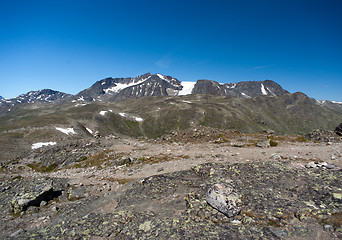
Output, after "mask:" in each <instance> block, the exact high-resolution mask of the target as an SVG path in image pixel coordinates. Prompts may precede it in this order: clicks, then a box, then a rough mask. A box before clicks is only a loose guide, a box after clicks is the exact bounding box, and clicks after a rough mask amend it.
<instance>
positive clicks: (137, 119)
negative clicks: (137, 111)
mask: <svg viewBox="0 0 342 240" xmlns="http://www.w3.org/2000/svg"><path fill="white" fill-rule="evenodd" d="M119 115H120V116H121V117H124V118H130V119H133V120H134V121H136V122H143V121H144V119H142V118H140V117H135V116H130V115H128V114H127V113H119Z"/></svg>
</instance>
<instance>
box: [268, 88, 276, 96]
mask: <svg viewBox="0 0 342 240" xmlns="http://www.w3.org/2000/svg"><path fill="white" fill-rule="evenodd" d="M266 89H267V90H268V91H269V92H270V93H271V94H272V95H273V96H275V94H274V93H273V92H272V91H271V90H270V89H269V88H268V87H266Z"/></svg>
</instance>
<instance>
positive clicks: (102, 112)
mask: <svg viewBox="0 0 342 240" xmlns="http://www.w3.org/2000/svg"><path fill="white" fill-rule="evenodd" d="M107 112H113V111H112V110H109V111H101V112H99V114H100V115H102V116H104V115H106V114H107Z"/></svg>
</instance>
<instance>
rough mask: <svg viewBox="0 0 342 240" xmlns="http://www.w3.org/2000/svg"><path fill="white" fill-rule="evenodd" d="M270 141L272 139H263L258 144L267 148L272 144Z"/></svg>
mask: <svg viewBox="0 0 342 240" xmlns="http://www.w3.org/2000/svg"><path fill="white" fill-rule="evenodd" d="M270 142H271V141H270V139H266V140H262V141H260V142H257V143H256V146H257V147H261V148H267V147H270V146H271V143H270Z"/></svg>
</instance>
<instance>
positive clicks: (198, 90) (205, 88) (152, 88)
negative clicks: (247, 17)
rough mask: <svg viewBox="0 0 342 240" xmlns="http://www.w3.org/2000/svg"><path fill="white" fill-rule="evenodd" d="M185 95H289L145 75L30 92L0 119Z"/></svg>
mask: <svg viewBox="0 0 342 240" xmlns="http://www.w3.org/2000/svg"><path fill="white" fill-rule="evenodd" d="M187 94H209V95H216V96H230V97H238V98H254V97H257V96H269V97H275V96H279V95H283V94H289V92H288V91H287V90H285V89H283V88H282V86H280V85H279V84H278V83H276V82H274V81H272V80H264V81H241V82H235V83H219V82H217V81H214V80H206V79H201V80H197V81H196V82H186V81H183V82H182V81H179V80H178V79H176V78H174V77H172V76H167V75H163V74H160V73H156V74H151V73H146V74H143V75H140V76H137V77H120V78H112V77H108V78H104V79H102V80H99V81H96V82H95V83H94V84H93V85H91V86H90V87H89V88H87V89H84V90H82V91H80V92H79V93H77V94H75V95H72V94H67V93H63V92H59V91H55V90H51V89H43V90H38V91H30V92H28V93H26V94H21V95H19V96H18V97H16V98H12V99H2V100H0V115H4V114H6V113H8V112H10V111H11V110H12V109H13V108H14V107H15V106H16V105H18V104H32V103H58V102H79V103H80V104H84V103H86V102H93V101H100V102H101V101H102V102H117V101H122V100H125V99H130V98H133V99H136V98H141V97H149V96H178V95H187ZM316 103H317V104H320V105H322V106H326V107H328V108H340V107H341V108H342V103H339V102H334V101H319V100H316ZM340 105H341V106H340Z"/></svg>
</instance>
